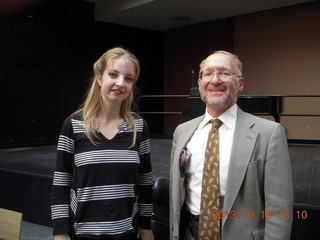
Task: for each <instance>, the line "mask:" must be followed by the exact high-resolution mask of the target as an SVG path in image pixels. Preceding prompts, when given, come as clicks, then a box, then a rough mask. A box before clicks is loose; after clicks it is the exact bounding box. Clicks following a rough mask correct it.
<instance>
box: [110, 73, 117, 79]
mask: <svg viewBox="0 0 320 240" xmlns="http://www.w3.org/2000/svg"><path fill="white" fill-rule="evenodd" d="M109 76H110V77H112V78H116V77H117V76H118V75H117V74H116V73H114V72H109Z"/></svg>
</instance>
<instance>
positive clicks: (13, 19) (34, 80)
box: [0, 0, 164, 147]
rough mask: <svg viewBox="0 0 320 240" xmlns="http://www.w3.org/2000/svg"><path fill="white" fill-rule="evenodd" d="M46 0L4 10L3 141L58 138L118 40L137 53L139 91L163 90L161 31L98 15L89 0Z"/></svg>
mask: <svg viewBox="0 0 320 240" xmlns="http://www.w3.org/2000/svg"><path fill="white" fill-rule="evenodd" d="M41 3H42V4H38V5H37V6H34V7H32V8H29V9H23V11H19V12H12V13H1V14H0V106H1V118H0V147H16V146H21V145H36V144H48V143H50V144H52V143H55V142H56V141H57V138H58V135H59V132H60V128H61V124H62V122H63V120H64V119H65V118H66V117H67V115H68V114H70V113H72V112H73V111H75V110H76V109H77V108H78V107H79V105H80V104H81V103H82V101H83V96H84V94H85V92H86V89H87V86H88V83H89V81H88V80H89V78H90V77H91V75H92V65H93V63H94V62H95V60H96V59H97V58H98V57H100V55H101V54H102V53H103V52H105V51H106V50H108V49H109V48H112V47H114V46H123V47H125V48H128V49H129V50H130V51H131V52H133V53H134V54H135V55H136V56H137V57H138V58H139V60H140V63H141V70H142V71H141V75H140V80H139V82H138V86H139V87H141V88H142V89H143V91H142V93H144V94H154V93H155V92H156V93H159V92H160V93H163V91H164V90H163V89H164V86H163V62H164V60H163V58H164V49H163V46H164V34H163V33H160V32H154V31H148V30H142V29H137V28H130V27H124V26H119V25H115V24H108V23H102V22H97V21H94V16H93V12H94V5H93V4H92V3H89V2H85V1H75V0H68V1H64V0H54V1H42V2H41ZM155 73H156V74H155ZM156 107H157V108H158V109H159V111H161V110H162V109H163V105H159V106H156ZM157 121H158V124H151V125H152V126H153V125H163V118H159V119H157ZM150 131H151V132H156V131H159V130H158V128H155V127H153V128H152V129H150Z"/></svg>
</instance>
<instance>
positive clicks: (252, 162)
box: [170, 108, 293, 240]
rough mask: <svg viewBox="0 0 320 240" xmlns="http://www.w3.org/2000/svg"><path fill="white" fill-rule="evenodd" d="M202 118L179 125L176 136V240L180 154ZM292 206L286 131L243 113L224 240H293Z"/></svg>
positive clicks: (172, 181) (181, 182)
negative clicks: (291, 234)
mask: <svg viewBox="0 0 320 240" xmlns="http://www.w3.org/2000/svg"><path fill="white" fill-rule="evenodd" d="M203 118H204V116H201V117H198V118H195V119H193V120H191V121H188V122H185V123H183V124H181V125H179V126H178V127H177V128H176V130H175V132H174V135H173V144H172V152H171V167H170V232H171V239H172V240H174V239H180V238H179V225H180V210H181V207H182V205H183V203H184V198H185V188H184V180H185V179H184V176H182V177H181V175H180V168H179V159H180V153H181V151H182V149H183V148H184V147H185V146H186V145H187V143H188V142H189V140H190V138H191V137H192V135H193V133H194V131H195V130H196V129H197V127H198V125H199V123H200V122H201V121H202V119H203ZM292 204H293V187H292V173H291V165H290V158H289V153H288V145H287V139H286V135H285V132H284V129H283V127H282V126H281V125H280V124H279V123H276V122H273V121H269V120H265V119H262V118H258V117H255V116H253V115H251V114H248V113H245V112H243V111H242V110H241V109H240V108H238V115H237V121H236V128H235V132H234V140H233V149H232V152H231V158H230V166H229V173H228V180H227V188H226V194H225V198H224V204H223V210H222V211H223V213H224V214H222V213H221V216H222V233H221V234H222V239H223V240H234V239H244V240H250V239H254V240H259V239H263V240H275V239H277V240H286V239H290V232H291V225H292V218H293V214H292ZM265 213H266V215H265ZM227 214H228V216H227Z"/></svg>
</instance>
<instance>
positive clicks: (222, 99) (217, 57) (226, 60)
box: [198, 54, 244, 114]
mask: <svg viewBox="0 0 320 240" xmlns="http://www.w3.org/2000/svg"><path fill="white" fill-rule="evenodd" d="M205 70H229V71H231V72H233V73H234V74H231V76H230V79H229V80H228V81H221V79H219V76H218V74H214V76H213V78H212V79H211V81H209V82H204V81H202V80H201V79H200V78H199V79H198V85H199V91H200V95H201V99H202V100H203V101H204V102H205V103H206V106H207V108H208V110H209V111H210V109H211V110H213V111H215V112H217V111H218V112H220V114H221V113H223V112H224V111H226V110H227V109H228V108H230V107H231V106H232V105H233V104H234V103H236V101H237V99H238V93H239V91H242V89H243V84H244V79H243V78H242V77H238V76H240V75H241V72H240V70H239V69H238V67H237V66H236V62H235V60H234V59H233V58H231V57H230V56H228V55H225V54H214V55H211V56H209V57H208V58H207V59H206V60H205V63H204V65H203V69H201V71H205ZM237 75H238V76H237Z"/></svg>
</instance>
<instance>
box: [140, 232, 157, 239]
mask: <svg viewBox="0 0 320 240" xmlns="http://www.w3.org/2000/svg"><path fill="white" fill-rule="evenodd" d="M139 235H140V239H141V240H154V236H153V233H152V230H151V229H140V230H139Z"/></svg>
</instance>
